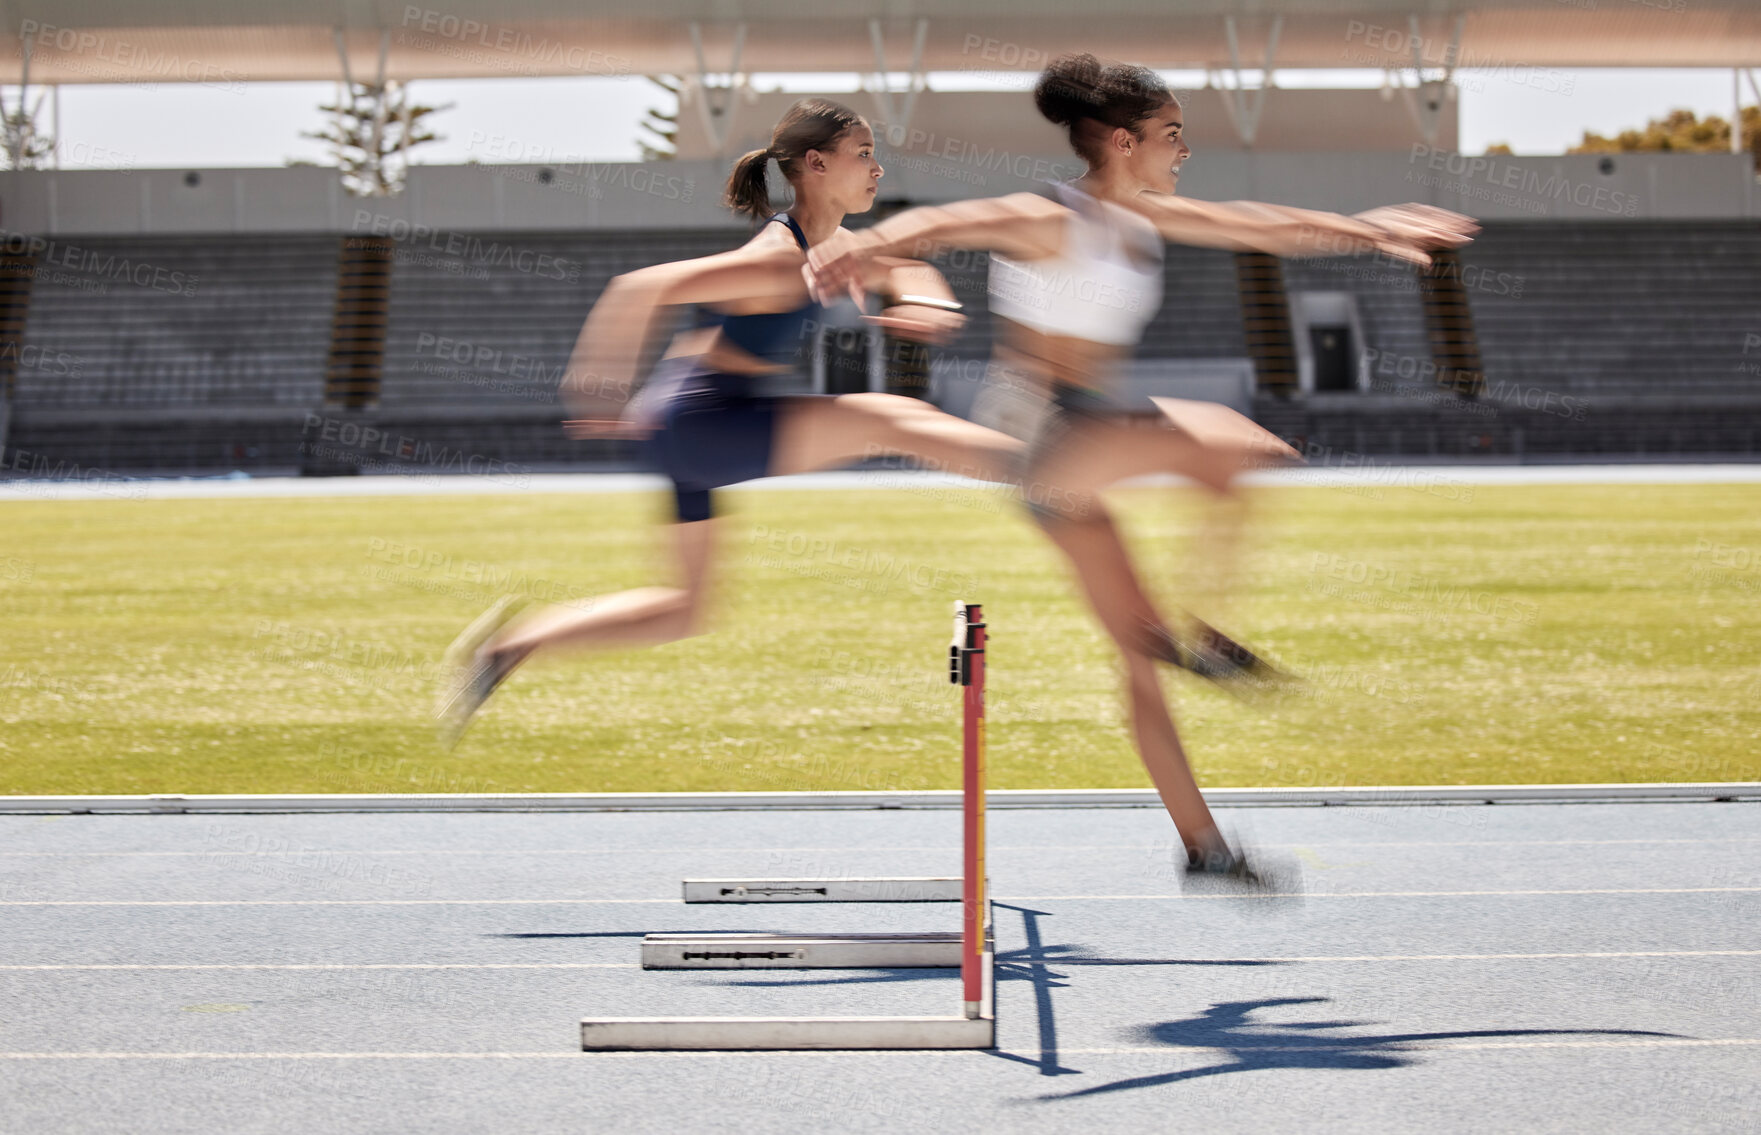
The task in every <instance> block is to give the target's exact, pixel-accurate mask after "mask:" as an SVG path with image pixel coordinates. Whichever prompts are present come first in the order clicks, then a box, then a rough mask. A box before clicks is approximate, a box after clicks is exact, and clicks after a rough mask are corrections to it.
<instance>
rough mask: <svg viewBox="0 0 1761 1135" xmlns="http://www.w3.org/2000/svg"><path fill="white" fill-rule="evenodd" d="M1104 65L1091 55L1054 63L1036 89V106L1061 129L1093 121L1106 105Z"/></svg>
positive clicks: (1042, 76)
mask: <svg viewBox="0 0 1761 1135" xmlns="http://www.w3.org/2000/svg"><path fill="white" fill-rule="evenodd" d="M1102 74H1103V69H1102V67H1101V61H1100V60H1099V59H1096V58H1095V57H1094V56H1093V55H1090V54H1089V53H1088V52H1083V53H1081V54H1080V55H1060V56H1059V57H1058V58H1056V59H1054V60H1052V62H1051V65H1050V66H1048V67H1047V68H1046V69H1045V71H1044V72H1042V73H1041V74H1040V77H1039V82H1037V83H1035V84H1034V87H1033V104H1034V105H1035V106H1037V107H1038V108H1039V112H1040V113H1041V114H1043V115H1045V116H1046V117H1047V118H1048V119H1050V120H1051V121H1052V122H1055V123H1056V124H1058V125H1059V126H1069V125H1072V124H1073V123H1075V122H1076V121H1077V120H1079V119H1082V118H1089V117H1092V116H1093V115H1094V113H1095V111H1096V109H1097V108H1099V107H1100V106H1101V105H1103V104H1104V103H1105V102H1106V101H1107V100H1106V95H1105V93H1104V92H1103V91H1102V89H1101V83H1102Z"/></svg>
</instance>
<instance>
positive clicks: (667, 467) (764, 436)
mask: <svg viewBox="0 0 1761 1135" xmlns="http://www.w3.org/2000/svg"><path fill="white" fill-rule="evenodd" d="M648 383H649V387H650V389H651V390H652V392H653V395H654V396H655V397H656V398H657V404H656V405H655V406H654V408H653V410H652V411H651V412H652V413H653V414H654V415H655V430H654V432H653V433H652V434H650V435H649V436H648V438H647V439H646V440H645V441H644V443H643V448H644V451H645V456H646V457H647V460H648V461H649V463H650V464H652V465H653V466H654V467H655V468H656V469H657V470H659V471H660V472H661V473H663V474H665V475H666V476H667V477H669V478H671V479H672V482H673V495H674V498H675V500H676V502H677V514H678V519H679V520H680V521H681V522H684V521H693V520H708V519H709V518H710V517H711V516H713V515H715V511H714V505H713V502H712V501H711V499H710V490H712V489H719V488H722V487H724V486H727V485H737V484H739V483H740V482H741V481H751V480H754V479H756V478H758V477H763V476H765V475H766V474H768V473H769V472H770V456H771V447H772V444H773V442H774V441H775V437H776V421H777V405H778V403H779V402H781V401H782V400H781V399H780V398H777V397H774V396H768V395H760V394H754V393H752V390H751V387H752V379H751V378H750V377H749V376H747V375H742V374H718V373H715V372H712V371H698V370H696V369H695V368H694V366H693V365H692V360H690V359H664V360H662V361H661V363H660V365H659V366H657V367H655V369H654V373H653V374H652V375H650V376H649V380H648Z"/></svg>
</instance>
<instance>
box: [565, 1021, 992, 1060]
mask: <svg viewBox="0 0 1761 1135" xmlns="http://www.w3.org/2000/svg"><path fill="white" fill-rule="evenodd" d="M996 1024H997V1023H996V1021H995V1020H994V1019H992V1018H988V1017H980V1018H978V1019H976V1020H970V1019H968V1018H966V1017H796V1018H790V1017H605V1018H601V1019H598V1020H593V1019H588V1020H584V1021H582V1022H581V1050H582V1051H583V1052H656V1051H669V1050H672V1051H685V1050H698V1051H713V1050H717V1049H728V1050H737V1051H751V1052H762V1051H765V1050H777V1051H782V1050H812V1049H846V1050H860V1049H878V1048H922V1049H938V1048H940V1049H947V1048H994V1047H995V1046H996Z"/></svg>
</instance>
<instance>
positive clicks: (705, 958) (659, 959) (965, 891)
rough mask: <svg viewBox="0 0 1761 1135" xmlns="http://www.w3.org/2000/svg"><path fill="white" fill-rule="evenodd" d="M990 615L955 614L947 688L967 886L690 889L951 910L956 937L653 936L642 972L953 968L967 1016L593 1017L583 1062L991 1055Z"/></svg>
mask: <svg viewBox="0 0 1761 1135" xmlns="http://www.w3.org/2000/svg"><path fill="white" fill-rule="evenodd" d="M984 662H985V624H984V609H983V607H982V606H981V605H980V604H977V603H965V602H958V603H955V604H954V639H953V642H952V643H951V644H950V645H949V647H948V678H949V680H950V681H951V682H953V683H954V684H956V685H959V686H960V687H962V691H961V692H962V730H961V733H962V736H961V750H962V766H963V774H962V778H961V780H962V783H961V787H962V795H963V798H964V808H963V824H962V827H963V829H964V841H963V842H964V858H963V862H962V875H961V877H960V878H958V879H949V878H907V877H899V878H870V879H687V880H685V883H684V900H685V901H686V902H688V903H699V902H723V903H726V902H739V903H754V902H756V903H773V902H952V901H956V899H957V900H958V901H960V902H961V904H962V918H961V929H960V932H959V933H958V934H954V933H942V932H932V933H926V934H820V935H792V934H739V933H726V934H650V935H648V936H647V937H646V938H644V939H643V942H642V968H644V969H816V968H817V969H881V968H886V969H891V968H904V967H932V966H933V967H940V966H947V967H953V966H958V967H959V968H960V981H961V1011H960V1013H959V1014H958V1015H957V1016H947V1017H588V1018H586V1019H584V1020H583V1021H582V1022H581V1048H582V1050H583V1051H586V1052H618V1051H657V1050H669V1049H670V1050H680V1049H698V1050H705V1049H745V1050H763V1049H880V1048H920V1049H955V1048H994V1047H995V1046H996V1023H997V1022H996V994H995V975H994V973H993V966H992V961H993V958H994V955H995V947H994V942H993V936H992V928H991V918H990V901H989V899H988V897H987V895H986V879H985V854H984V850H985V828H984V820H985V798H984V786H985V775H984V773H985V769H984V755H985V735H984V673H985V665H984Z"/></svg>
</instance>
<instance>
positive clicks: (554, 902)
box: [0, 898, 679, 906]
mask: <svg viewBox="0 0 1761 1135" xmlns="http://www.w3.org/2000/svg"><path fill="white" fill-rule="evenodd" d="M663 903H664V904H665V905H668V906H677V905H679V900H678V899H676V898H671V899H45V900H41V901H32V900H29V899H18V900H14V901H6V902H0V906H653V905H658V904H663Z"/></svg>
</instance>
